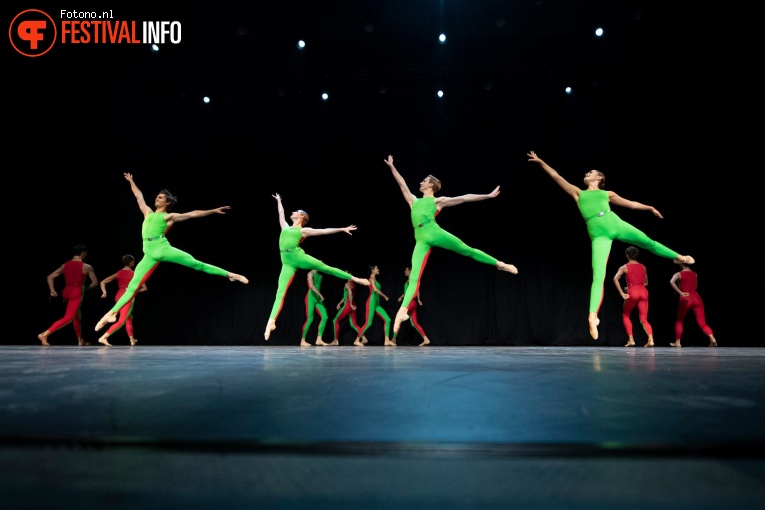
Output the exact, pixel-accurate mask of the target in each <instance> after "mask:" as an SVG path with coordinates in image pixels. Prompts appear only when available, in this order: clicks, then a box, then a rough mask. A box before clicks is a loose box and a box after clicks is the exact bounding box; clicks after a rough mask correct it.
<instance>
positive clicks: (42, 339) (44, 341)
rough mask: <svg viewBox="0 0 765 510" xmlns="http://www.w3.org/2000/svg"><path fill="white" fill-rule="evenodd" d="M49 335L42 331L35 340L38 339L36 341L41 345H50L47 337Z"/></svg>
mask: <svg viewBox="0 0 765 510" xmlns="http://www.w3.org/2000/svg"><path fill="white" fill-rule="evenodd" d="M49 334H50V333H48V332H47V331H44V332H42V333H40V334H39V335H37V339H38V340H39V341H40V343H42V344H43V345H50V344H49V343H48V335H49Z"/></svg>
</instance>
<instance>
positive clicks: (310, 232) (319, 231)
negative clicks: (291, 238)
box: [300, 225, 356, 237]
mask: <svg viewBox="0 0 765 510" xmlns="http://www.w3.org/2000/svg"><path fill="white" fill-rule="evenodd" d="M352 230H356V225H349V226H347V227H343V228H310V227H303V228H302V229H301V230H300V231H301V232H302V234H303V237H309V236H323V235H328V234H339V233H340V232H345V233H346V234H348V235H349V236H352V235H353V234H351V231H352Z"/></svg>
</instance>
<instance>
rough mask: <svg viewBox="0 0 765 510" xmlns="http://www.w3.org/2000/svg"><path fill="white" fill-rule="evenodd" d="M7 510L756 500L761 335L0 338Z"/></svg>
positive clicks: (708, 504)
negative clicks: (674, 344) (695, 339)
mask: <svg viewBox="0 0 765 510" xmlns="http://www.w3.org/2000/svg"><path fill="white" fill-rule="evenodd" d="M0 408H2V414H0V436H1V438H2V447H1V448H0V472H2V477H0V495H2V498H3V503H2V505H0V506H1V507H2V508H3V509H17V508H19V509H20V508H29V509H41V508H50V509H58V508H78V509H84V510H90V509H96V508H98V509H101V508H115V509H119V508H163V509H166V508H174V507H179V506H181V505H182V506H183V507H184V508H186V509H188V508H211V507H215V508H222V507H226V508H233V507H236V508H255V507H258V508H330V507H331V508H365V509H366V508H396V509H397V510H401V509H408V508H412V509H414V508H418V509H422V508H439V509H444V508H505V509H506V508H511V507H512V508H588V509H592V508H594V507H596V508H619V509H624V508H642V509H644V508H645V507H646V506H649V507H650V508H673V509H677V508H678V507H682V508H728V507H735V508H737V509H741V508H758V509H759V508H763V507H765V462H764V460H765V457H764V456H763V454H762V453H760V451H759V450H760V449H762V447H763V446H765V349H761V348H725V347H719V348H716V349H715V348H706V347H682V348H679V349H677V348H671V347H657V348H653V349H647V348H643V347H634V348H617V347H431V346H429V347H425V348H418V347H378V346H375V347H305V348H300V347H278V346H270V347H268V346H267V347H218V346H216V347H199V346H197V347H153V346H145V345H140V344H139V345H138V346H136V347H124V346H115V347H110V348H106V347H102V346H90V347H75V346H66V347H64V346H53V347H40V346H34V347H28V346H9V347H0Z"/></svg>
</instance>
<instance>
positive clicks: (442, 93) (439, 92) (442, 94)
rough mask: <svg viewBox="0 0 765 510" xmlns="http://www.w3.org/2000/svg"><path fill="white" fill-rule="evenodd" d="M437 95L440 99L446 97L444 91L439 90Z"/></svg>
mask: <svg viewBox="0 0 765 510" xmlns="http://www.w3.org/2000/svg"><path fill="white" fill-rule="evenodd" d="M436 95H437V96H438V97H444V91H443V90H439V91H438V92H436Z"/></svg>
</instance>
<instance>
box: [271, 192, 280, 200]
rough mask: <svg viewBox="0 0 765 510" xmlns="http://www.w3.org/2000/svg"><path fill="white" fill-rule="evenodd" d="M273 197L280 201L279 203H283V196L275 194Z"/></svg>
mask: <svg viewBox="0 0 765 510" xmlns="http://www.w3.org/2000/svg"><path fill="white" fill-rule="evenodd" d="M271 196H272V197H274V198H275V199H276V200H277V201H279V202H281V201H282V196H281V195H280V194H279V193H274V194H273V195H271Z"/></svg>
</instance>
